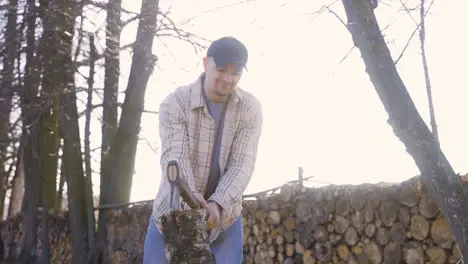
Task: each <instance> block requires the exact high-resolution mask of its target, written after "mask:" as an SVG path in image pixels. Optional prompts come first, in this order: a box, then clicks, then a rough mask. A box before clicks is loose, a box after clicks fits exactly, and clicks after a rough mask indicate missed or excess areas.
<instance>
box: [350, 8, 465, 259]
mask: <svg viewBox="0 0 468 264" xmlns="http://www.w3.org/2000/svg"><path fill="white" fill-rule="evenodd" d="M342 2H343V5H344V8H345V12H346V16H347V19H348V30H349V32H350V33H351V35H352V39H353V42H354V44H355V45H356V47H358V48H359V50H360V52H361V55H362V58H363V60H364V64H365V66H366V71H367V73H368V75H369V77H370V79H371V81H372V83H373V85H374V87H375V90H376V91H377V94H378V96H379V97H380V100H381V101H382V103H383V106H384V107H385V110H386V111H387V112H388V114H389V121H388V122H389V124H390V125H391V126H392V128H393V130H394V132H395V134H396V136H397V137H398V138H399V139H400V140H401V141H402V142H403V144H404V145H405V146H406V149H407V151H408V153H409V154H410V155H411V156H412V157H413V159H414V161H415V163H416V165H417V166H418V168H419V170H420V172H421V182H422V183H423V184H424V185H425V186H426V187H427V189H428V190H429V193H430V194H431V196H432V198H433V199H434V201H435V202H436V203H437V204H438V206H439V208H440V210H441V212H442V213H443V215H444V217H445V218H446V219H447V222H448V224H449V225H450V227H451V229H452V233H453V234H454V236H455V238H456V241H457V243H458V245H459V247H460V250H461V252H462V254H463V256H464V258H465V259H466V258H468V199H467V196H466V195H465V193H464V192H463V189H462V184H461V182H460V177H458V176H457V175H456V174H455V172H454V170H453V169H452V167H451V165H450V163H449V161H448V160H447V158H446V157H445V155H444V154H443V153H442V151H441V149H440V147H439V145H438V144H437V142H436V140H435V138H434V136H433V135H432V133H431V132H430V130H429V128H428V127H427V125H426V124H425V123H424V120H423V119H422V118H421V116H420V114H419V113H418V111H417V109H416V107H415V105H414V103H413V101H412V99H411V97H410V95H409V94H408V91H407V90H406V87H405V84H404V83H403V81H402V79H401V77H400V76H399V74H398V72H397V70H396V67H395V64H394V61H393V59H392V57H391V55H390V51H389V49H388V47H387V45H386V44H385V41H384V39H383V36H382V34H381V30H380V28H379V25H378V22H377V19H376V17H375V15H374V12H373V9H372V7H371V3H370V1H369V0H342Z"/></svg>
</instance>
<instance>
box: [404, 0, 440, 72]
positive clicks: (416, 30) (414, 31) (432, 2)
mask: <svg viewBox="0 0 468 264" xmlns="http://www.w3.org/2000/svg"><path fill="white" fill-rule="evenodd" d="M434 1H435V0H432V1H431V3H430V4H429V7H428V8H427V10H426V11H425V12H424V17H426V16H427V14H428V13H429V11H430V9H431V7H432V5H433V4H434ZM400 2H401V3H402V6H403V8H405V10H406V12H407V13H408V14H410V10H409V9H408V8H407V7H406V5H405V4H404V3H403V2H402V1H401V0H400ZM410 15H411V14H410ZM413 21H415V20H414V19H413ZM415 23H416V24H417V25H416V28H415V29H414V30H413V32H412V33H411V35H410V37H409V39H408V41H407V42H406V44H405V47H404V48H403V50H402V51H401V53H400V55H399V56H398V58H397V59H396V60H395V65H396V64H398V62H399V61H400V59H401V58H403V55H404V53H405V52H406V50H407V49H408V47H409V44H410V42H411V40H412V39H413V37H414V35H416V32H418V30H419V28H420V27H421V24H420V23H417V22H416V21H415Z"/></svg>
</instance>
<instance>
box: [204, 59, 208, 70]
mask: <svg viewBox="0 0 468 264" xmlns="http://www.w3.org/2000/svg"><path fill="white" fill-rule="evenodd" d="M207 67H208V58H207V57H203V69H205V72H206V69H207Z"/></svg>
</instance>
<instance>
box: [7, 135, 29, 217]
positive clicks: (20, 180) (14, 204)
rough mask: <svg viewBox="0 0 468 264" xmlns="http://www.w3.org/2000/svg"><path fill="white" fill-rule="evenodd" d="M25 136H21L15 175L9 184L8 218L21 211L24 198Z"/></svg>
mask: <svg viewBox="0 0 468 264" xmlns="http://www.w3.org/2000/svg"><path fill="white" fill-rule="evenodd" d="M25 138H26V135H21V139H20V145H19V148H18V152H17V154H16V155H17V157H16V164H15V173H14V175H13V180H12V183H11V185H12V186H11V196H10V204H9V206H8V217H11V216H14V215H15V214H17V213H19V212H20V211H21V202H22V201H23V197H24V161H23V159H24V151H23V149H24V139H25Z"/></svg>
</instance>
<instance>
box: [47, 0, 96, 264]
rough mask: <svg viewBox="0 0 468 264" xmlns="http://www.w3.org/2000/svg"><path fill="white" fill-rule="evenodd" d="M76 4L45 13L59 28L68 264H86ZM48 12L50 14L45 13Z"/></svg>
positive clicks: (89, 235)
mask: <svg viewBox="0 0 468 264" xmlns="http://www.w3.org/2000/svg"><path fill="white" fill-rule="evenodd" d="M78 7H79V6H78V5H77V1H65V2H64V1H53V2H50V4H49V10H54V12H56V15H57V16H58V17H60V19H58V21H62V24H61V25H60V27H59V28H58V29H59V30H57V31H58V32H57V34H58V37H59V38H60V52H58V53H56V54H55V59H56V60H57V61H59V62H60V67H59V68H57V69H56V70H57V71H58V72H59V74H58V76H57V81H58V82H59V83H60V84H61V87H62V90H61V94H60V96H61V97H60V102H61V108H60V109H61V112H60V117H61V119H60V121H61V124H62V128H63V162H64V166H63V168H64V170H65V172H64V174H65V180H66V183H67V197H68V209H69V212H70V213H69V220H70V228H71V242H72V243H71V244H72V255H73V257H72V263H76V264H78V263H80V264H82V263H87V261H88V256H89V255H88V254H89V251H90V244H91V243H92V241H93V237H94V215H93V212H92V210H90V208H91V206H92V198H91V197H92V194H91V190H88V187H87V184H86V181H87V180H88V179H86V177H85V173H84V169H83V157H82V151H81V139H80V127H79V123H78V109H77V104H76V103H77V99H76V88H75V81H74V73H75V67H74V64H73V59H72V43H73V36H74V34H75V15H76V12H75V11H76V10H75V8H78ZM49 12H52V11H49Z"/></svg>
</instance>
